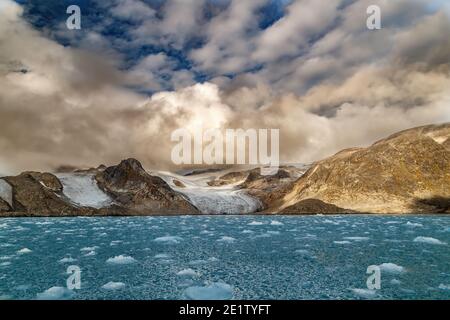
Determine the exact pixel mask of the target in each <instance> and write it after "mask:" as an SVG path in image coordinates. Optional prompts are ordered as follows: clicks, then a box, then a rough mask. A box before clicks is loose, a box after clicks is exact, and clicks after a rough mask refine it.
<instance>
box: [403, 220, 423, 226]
mask: <svg viewBox="0 0 450 320" xmlns="http://www.w3.org/2000/svg"><path fill="white" fill-rule="evenodd" d="M405 225H406V226H407V227H411V228H421V227H423V224H421V223H415V222H410V221H408V222H407V223H406V224H405Z"/></svg>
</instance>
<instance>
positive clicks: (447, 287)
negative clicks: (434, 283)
mask: <svg viewBox="0 0 450 320" xmlns="http://www.w3.org/2000/svg"><path fill="white" fill-rule="evenodd" d="M438 288H439V289H441V290H450V284H443V283H441V284H440V285H439V287H438Z"/></svg>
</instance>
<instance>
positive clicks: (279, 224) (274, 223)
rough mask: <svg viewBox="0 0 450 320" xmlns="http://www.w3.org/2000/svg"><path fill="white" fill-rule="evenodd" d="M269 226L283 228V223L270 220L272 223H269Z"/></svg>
mask: <svg viewBox="0 0 450 320" xmlns="http://www.w3.org/2000/svg"><path fill="white" fill-rule="evenodd" d="M270 225H271V226H283V225H284V223H283V222H280V221H276V220H272V221H271V222H270Z"/></svg>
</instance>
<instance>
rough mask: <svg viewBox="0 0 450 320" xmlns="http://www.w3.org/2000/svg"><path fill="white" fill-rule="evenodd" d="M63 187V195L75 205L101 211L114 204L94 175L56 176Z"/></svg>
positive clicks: (65, 174)
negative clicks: (99, 185) (98, 184)
mask: <svg viewBox="0 0 450 320" xmlns="http://www.w3.org/2000/svg"><path fill="white" fill-rule="evenodd" d="M56 176H57V177H58V179H59V180H60V181H61V183H62V185H63V193H64V195H65V196H66V197H67V198H69V199H70V200H71V201H72V202H73V203H75V204H77V205H80V206H83V207H91V208H96V209H100V208H103V207H107V206H109V205H110V204H111V203H112V200H111V198H110V197H109V196H108V195H107V194H106V193H104V192H103V191H102V190H101V189H100V188H99V187H98V186H97V182H96V181H95V179H94V176H93V175H86V174H75V173H63V174H57V175H56Z"/></svg>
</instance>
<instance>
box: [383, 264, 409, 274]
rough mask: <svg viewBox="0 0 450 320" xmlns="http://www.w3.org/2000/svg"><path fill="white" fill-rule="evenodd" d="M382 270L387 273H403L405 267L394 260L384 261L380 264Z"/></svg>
mask: <svg viewBox="0 0 450 320" xmlns="http://www.w3.org/2000/svg"><path fill="white" fill-rule="evenodd" d="M379 267H380V269H381V271H383V272H386V273H402V272H404V271H405V268H404V267H402V266H399V265H397V264H395V263H392V262H387V263H382V264H380V265H379Z"/></svg>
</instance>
